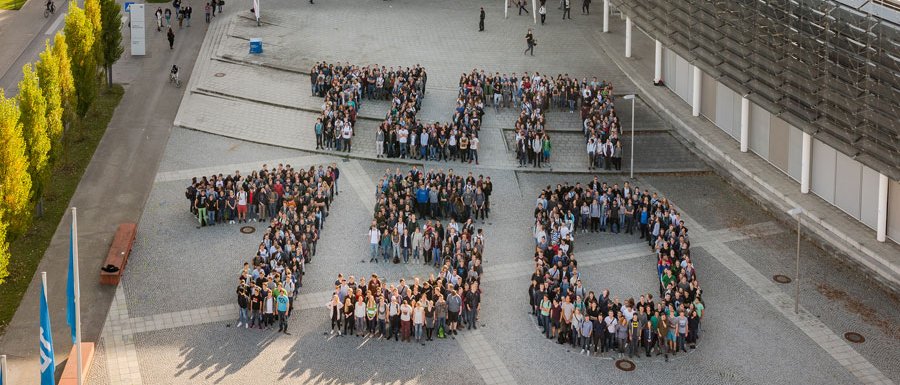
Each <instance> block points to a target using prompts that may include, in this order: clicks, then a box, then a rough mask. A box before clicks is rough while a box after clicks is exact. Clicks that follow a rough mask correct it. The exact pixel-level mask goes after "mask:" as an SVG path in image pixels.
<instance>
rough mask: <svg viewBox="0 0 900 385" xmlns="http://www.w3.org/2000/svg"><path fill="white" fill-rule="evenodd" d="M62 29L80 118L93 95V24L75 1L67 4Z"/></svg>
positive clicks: (91, 100)
mask: <svg viewBox="0 0 900 385" xmlns="http://www.w3.org/2000/svg"><path fill="white" fill-rule="evenodd" d="M63 31H64V32H65V35H66V44H68V48H69V50H68V51H69V58H70V59H71V60H72V78H73V79H75V97H76V106H75V111H76V112H77V113H78V116H82V117H83V116H84V114H86V113H87V110H88V107H90V106H91V103H93V102H94V99H95V98H96V97H97V56H96V53H95V52H94V47H95V35H94V25H93V24H92V21H91V20H89V19H88V18H87V16H86V15H85V12H84V10H83V9H81V8H78V4H77V3H76V2H75V1H72V2H70V3H69V14H68V15H66V26H65V27H64V28H63Z"/></svg>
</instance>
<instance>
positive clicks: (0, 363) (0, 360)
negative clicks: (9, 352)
mask: <svg viewBox="0 0 900 385" xmlns="http://www.w3.org/2000/svg"><path fill="white" fill-rule="evenodd" d="M0 374H2V375H3V376H2V377H3V381H2V384H3V385H11V384H12V380H10V379H9V367H7V366H6V354H4V355H0Z"/></svg>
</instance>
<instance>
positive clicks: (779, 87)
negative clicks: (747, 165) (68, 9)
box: [612, 0, 900, 180]
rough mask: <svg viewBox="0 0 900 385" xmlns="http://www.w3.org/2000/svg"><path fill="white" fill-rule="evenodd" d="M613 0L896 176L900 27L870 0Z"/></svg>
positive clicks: (778, 109) (701, 62) (802, 123)
mask: <svg viewBox="0 0 900 385" xmlns="http://www.w3.org/2000/svg"><path fill="white" fill-rule="evenodd" d="M612 3H613V5H614V6H615V7H616V8H617V9H619V10H620V11H622V12H623V13H625V14H626V15H628V16H629V17H631V19H632V20H633V21H634V22H635V24H636V25H637V26H638V27H640V28H641V29H643V30H644V31H645V32H647V33H648V34H649V35H650V36H651V37H653V38H655V39H657V40H659V41H661V42H662V43H663V44H664V45H665V46H666V47H667V48H668V49H670V50H671V51H673V52H675V53H677V54H678V55H679V56H681V57H683V58H685V59H686V60H688V61H690V62H691V63H692V64H693V65H695V66H697V67H699V68H700V69H702V70H703V71H704V72H705V73H707V74H709V75H711V76H712V77H713V78H715V79H716V80H717V81H719V82H720V83H722V84H723V85H725V86H727V87H729V88H731V89H732V90H734V91H736V92H738V93H740V94H742V95H746V97H747V98H748V99H749V100H750V101H752V102H753V103H755V104H757V105H759V106H761V107H763V108H765V109H766V110H768V111H769V112H771V113H772V114H774V115H777V116H778V117H780V118H781V119H783V120H784V121H786V122H788V123H790V124H791V125H793V126H795V127H797V128H799V129H801V130H803V131H804V132H806V133H809V134H810V135H812V136H813V137H814V138H816V139H818V140H820V141H822V142H823V143H826V144H828V145H829V146H831V147H833V148H835V149H837V150H838V151H840V152H842V153H844V154H845V155H847V156H849V157H851V158H853V159H855V160H857V161H859V162H860V163H862V164H864V165H866V166H868V167H871V168H872V169H874V170H877V171H879V172H881V173H883V174H885V175H888V176H889V177H891V178H892V179H895V180H896V179H900V26H898V24H896V20H891V19H889V18H884V17H882V16H881V15H879V14H875V13H872V12H871V8H868V10H867V8H866V7H865V5H867V4H868V3H870V2H869V1H850V0H844V1H843V2H838V1H833V0H612ZM886 5H887V6H890V5H892V4H891V3H883V2H882V3H879V6H880V9H887V8H885V6H886Z"/></svg>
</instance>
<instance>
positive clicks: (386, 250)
mask: <svg viewBox="0 0 900 385" xmlns="http://www.w3.org/2000/svg"><path fill="white" fill-rule="evenodd" d="M381 258H383V259H384V261H385V262H387V261H389V260H391V245H387V246H384V247H382V250H381Z"/></svg>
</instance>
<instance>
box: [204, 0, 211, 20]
mask: <svg viewBox="0 0 900 385" xmlns="http://www.w3.org/2000/svg"><path fill="white" fill-rule="evenodd" d="M204 11H206V22H207V23H209V11H210V6H209V3H206V7H205V8H204Z"/></svg>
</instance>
